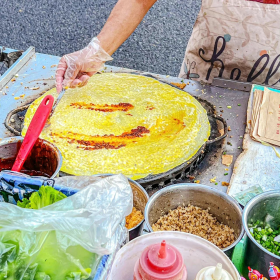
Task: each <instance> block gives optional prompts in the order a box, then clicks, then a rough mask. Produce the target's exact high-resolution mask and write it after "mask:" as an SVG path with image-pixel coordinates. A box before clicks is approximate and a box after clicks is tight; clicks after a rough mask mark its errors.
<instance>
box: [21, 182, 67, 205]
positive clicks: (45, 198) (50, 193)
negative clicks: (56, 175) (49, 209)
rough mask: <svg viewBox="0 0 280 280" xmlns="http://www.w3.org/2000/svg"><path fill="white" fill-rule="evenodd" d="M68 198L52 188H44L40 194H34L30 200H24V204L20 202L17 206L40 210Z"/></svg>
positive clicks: (40, 190) (41, 188)
mask: <svg viewBox="0 0 280 280" xmlns="http://www.w3.org/2000/svg"><path fill="white" fill-rule="evenodd" d="M66 197H67V196H66V195H65V194H63V193H62V192H60V191H57V190H56V189H54V188H52V187H50V186H42V187H40V189H39V191H38V192H34V193H32V195H31V196H30V198H29V199H27V198H24V199H23V200H22V202H21V201H18V202H17V206H19V207H21V208H31V209H40V208H43V207H46V206H48V205H51V204H53V203H55V202H57V201H60V200H62V199H64V198H66Z"/></svg>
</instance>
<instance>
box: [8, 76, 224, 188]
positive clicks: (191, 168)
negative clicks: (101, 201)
mask: <svg viewBox="0 0 280 280" xmlns="http://www.w3.org/2000/svg"><path fill="white" fill-rule="evenodd" d="M153 78H154V77H153ZM167 84H169V83H167ZM169 85H171V86H173V87H176V86H174V85H172V84H169ZM176 88H177V87H176ZM179 90H180V89H179ZM196 98H197V100H198V101H199V102H200V103H201V105H202V106H203V107H204V109H205V110H206V112H207V115H208V118H209V122H210V125H211V135H210V137H209V139H210V140H212V141H214V139H216V138H217V137H220V136H221V135H224V134H226V133H227V129H226V127H225V126H224V124H223V123H222V122H221V121H220V120H217V119H216V117H215V115H216V110H215V106H214V105H212V104H211V103H210V102H208V101H206V100H204V99H202V98H200V97H196ZM28 106H29V105H24V106H21V107H19V108H16V109H15V110H12V111H11V112H10V113H9V114H8V116H7V118H6V120H5V126H6V127H7V128H8V129H9V130H10V131H11V132H12V133H14V134H15V135H20V134H21V133H20V132H21V130H22V128H23V120H24V116H25V113H26V111H27V108H28ZM225 130H226V131H225ZM221 131H222V132H221ZM222 143H223V142H222V141H221V140H220V141H218V143H211V144H208V145H203V146H202V147H201V148H200V150H199V151H198V152H197V153H196V154H195V155H194V156H193V157H192V158H191V159H189V160H188V161H187V162H185V163H183V164H181V165H180V166H178V167H176V168H174V169H171V170H169V171H167V172H165V173H162V174H155V175H150V176H148V177H145V178H143V179H140V180H137V181H138V182H139V183H140V184H141V185H142V186H143V187H145V188H146V190H148V191H149V192H150V193H153V192H154V191H155V190H158V189H160V188H163V187H166V186H167V185H170V184H174V183H178V182H182V181H183V180H188V179H190V180H191V182H193V181H194V179H191V178H192V177H194V176H193V173H194V172H197V168H199V166H200V164H201V162H202V161H203V159H204V157H205V155H206V154H207V153H208V152H210V153H211V155H212V154H213V156H216V152H217V151H218V150H219V149H220V147H221V146H222ZM206 162H207V163H206V164H205V163H204V164H203V167H204V168H207V167H208V166H209V164H211V162H210V161H208V160H207V161H206ZM60 175H61V176H65V175H67V174H66V173H63V172H60Z"/></svg>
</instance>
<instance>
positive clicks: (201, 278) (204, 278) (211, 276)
mask: <svg viewBox="0 0 280 280" xmlns="http://www.w3.org/2000/svg"><path fill="white" fill-rule="evenodd" d="M195 280H233V278H232V276H231V275H230V274H229V273H228V272H227V271H226V270H224V269H223V266H222V264H221V263H218V264H217V266H208V267H205V268H203V269H201V270H200V271H199V272H198V274H197V275H196V278H195Z"/></svg>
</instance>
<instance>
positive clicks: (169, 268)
mask: <svg viewBox="0 0 280 280" xmlns="http://www.w3.org/2000/svg"><path fill="white" fill-rule="evenodd" d="M138 270H139V274H140V275H141V277H142V279H147V280H169V279H172V280H173V279H174V280H177V279H178V280H181V279H183V277H184V275H185V274H186V271H185V265H184V261H183V258H182V255H181V254H180V252H179V251H178V250H177V249H176V248H174V247H173V246H171V245H167V244H166V242H165V241H162V243H161V244H155V245H151V246H149V247H147V248H146V249H145V250H144V251H143V253H142V255H141V257H140V260H139V267H138Z"/></svg>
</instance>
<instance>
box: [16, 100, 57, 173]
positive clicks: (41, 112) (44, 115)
mask: <svg viewBox="0 0 280 280" xmlns="http://www.w3.org/2000/svg"><path fill="white" fill-rule="evenodd" d="M53 103H54V98H53V96H52V95H47V96H46V97H45V98H44V99H43V101H42V102H41V104H40V105H39V107H38V109H37V111H36V112H35V115H34V116H33V118H32V120H31V123H30V125H29V127H28V129H27V132H26V135H25V137H24V139H23V142H22V145H21V147H20V150H19V152H18V155H17V158H16V161H15V163H14V165H13V168H12V171H17V172H20V170H21V169H22V166H23V164H24V162H25V160H26V159H27V157H28V155H29V153H30V152H31V150H32V148H33V147H34V145H35V143H36V141H37V139H38V138H39V135H40V134H41V132H42V130H43V128H44V126H45V123H46V121H47V119H48V117H49V114H50V112H51V109H52V106H53Z"/></svg>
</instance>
